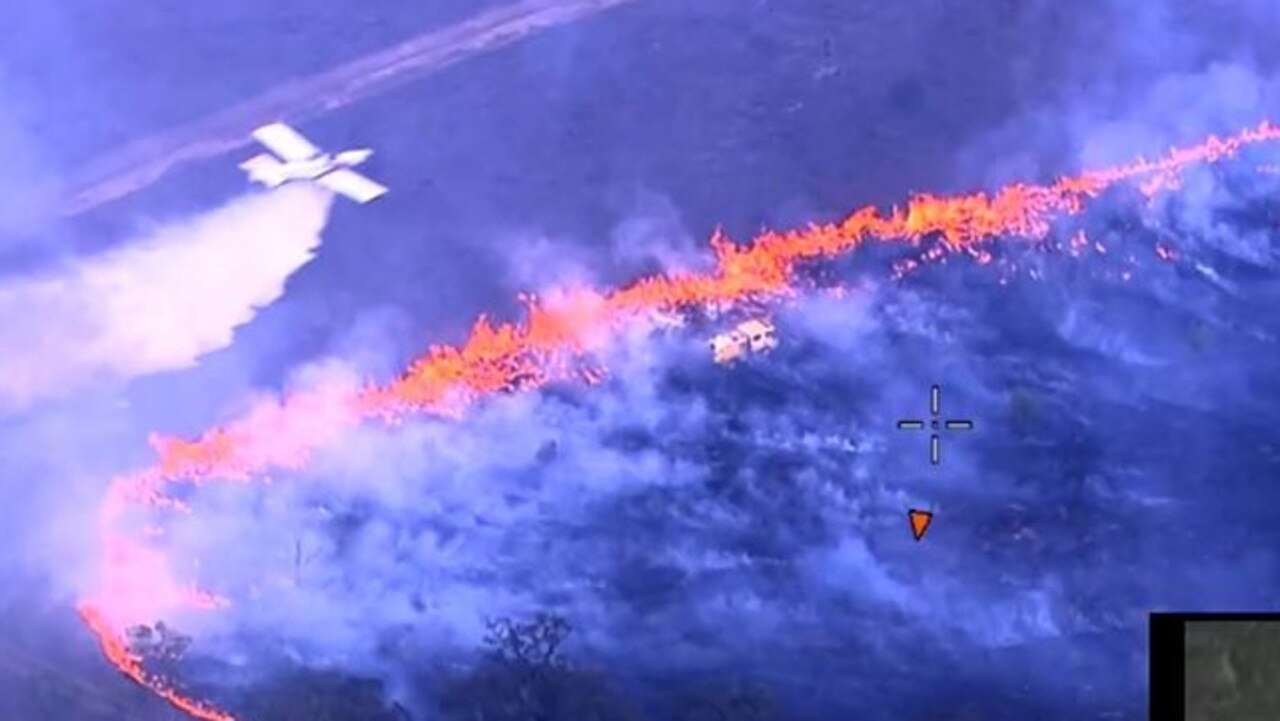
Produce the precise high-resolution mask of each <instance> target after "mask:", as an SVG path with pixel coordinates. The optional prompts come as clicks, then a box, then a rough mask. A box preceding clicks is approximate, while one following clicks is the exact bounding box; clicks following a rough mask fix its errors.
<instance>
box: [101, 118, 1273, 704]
mask: <svg viewBox="0 0 1280 721" xmlns="http://www.w3.org/2000/svg"><path fill="white" fill-rule="evenodd" d="M1274 141H1280V126H1277V125H1275V124H1273V123H1270V122H1264V123H1262V124H1260V125H1258V126H1257V127H1254V128H1251V129H1248V130H1244V131H1242V132H1240V133H1237V134H1235V135H1232V136H1229V137H1225V138H1219V137H1210V138H1208V139H1206V140H1205V141H1203V142H1201V143H1199V144H1197V145H1194V146H1190V147H1184V148H1175V149H1173V150H1171V151H1169V153H1168V154H1167V155H1166V156H1164V157H1163V158H1161V159H1158V160H1154V161H1148V160H1138V161H1136V162H1133V163H1130V164H1128V165H1122V166H1117V167H1113V168H1106V169H1101V170H1094V171H1087V172H1084V173H1082V174H1080V175H1076V176H1070V177H1063V178H1061V179H1059V180H1057V181H1056V182H1054V183H1052V184H1049V185H1026V184H1014V185H1010V186H1007V187H1005V188H1002V189H1001V190H999V191H998V192H996V193H995V194H993V195H988V194H986V193H974V194H970V195H964V196H957V197H938V196H934V195H927V194H926V195H917V196H914V197H912V198H911V199H910V200H909V201H908V202H907V204H906V206H905V208H893V209H891V210H890V211H889V212H888V213H887V214H884V213H881V212H880V211H879V210H877V209H876V208H873V207H864V208H860V209H858V210H856V211H854V212H853V213H851V214H850V215H848V216H847V217H846V218H844V219H843V220H841V221H839V222H835V223H828V224H824V225H812V226H810V227H808V228H805V229H803V230H793V231H788V232H783V233H777V232H765V233H763V234H761V235H759V236H758V237H756V238H755V239H754V240H753V241H751V242H750V243H748V244H744V245H739V244H735V243H733V242H732V241H731V240H730V239H728V238H727V237H725V236H724V235H723V234H720V233H717V234H715V235H714V236H713V237H712V238H711V242H710V245H711V251H712V253H713V254H714V259H715V265H714V268H713V269H711V270H710V271H708V272H704V273H692V272H691V273H683V274H667V275H654V276H650V277H646V278H642V279H640V280H638V281H636V282H634V283H632V284H631V285H628V286H625V287H623V288H619V289H616V290H612V291H603V292H602V291H595V290H590V289H570V290H566V291H563V292H558V293H554V294H551V295H549V296H548V297H546V298H542V299H539V298H534V297H527V298H525V299H524V300H525V305H526V308H527V311H526V315H525V318H524V319H523V320H522V321H519V322H508V323H497V322H494V321H492V320H490V319H489V318H486V317H481V318H480V319H478V320H477V321H476V323H475V324H474V326H473V327H472V330H471V332H470V334H469V335H468V337H467V339H466V340H465V341H464V342H463V343H462V344H460V345H458V346H449V345H437V346H433V347H431V348H430V349H429V350H428V351H427V352H426V353H425V354H424V355H422V356H421V357H420V358H419V359H418V360H417V361H415V362H414V363H413V364H412V365H410V367H409V368H408V369H407V370H406V371H405V372H404V373H403V374H402V375H401V376H400V377H399V378H398V379H397V380H395V381H393V382H391V383H389V384H386V385H382V386H376V385H366V386H364V387H360V386H358V385H355V384H353V385H351V386H348V387H322V388H319V389H315V390H310V391H307V392H305V393H301V394H298V395H295V396H292V397H288V398H285V399H283V400H282V401H280V402H278V403H272V404H267V405H262V406H259V407H258V408H256V409H255V410H254V411H252V412H250V413H249V414H247V415H246V416H244V417H242V418H240V419H238V420H235V421H233V422H231V423H229V424H228V425H225V426H223V427H219V428H214V429H212V430H210V431H208V432H206V433H205V434H203V435H202V436H200V437H199V438H196V439H194V440H183V439H178V438H167V437H161V436H153V437H152V440H151V444H152V447H153V448H154V450H155V452H156V460H155V462H154V463H153V465H152V466H150V467H149V468H146V469H144V470H142V471H140V472H138V473H136V474H134V475H130V476H125V477H121V478H117V479H115V480H114V481H113V482H112V483H111V485H110V487H109V490H108V492H107V494H106V497H105V499H104V501H103V504H102V507H101V509H100V514H99V521H100V523H101V533H102V563H103V567H102V569H101V580H100V585H99V591H98V592H97V593H95V594H94V595H92V596H90V597H88V598H85V599H83V601H82V602H81V605H80V614H81V617H82V618H83V619H84V621H85V623H86V625H87V626H88V627H89V629H90V630H91V631H92V632H93V633H94V634H95V635H96V636H97V637H98V639H99V643H100V645H101V647H102V651H103V653H104V655H105V656H106V658H107V660H108V661H110V662H111V663H112V664H113V665H114V666H116V668H118V669H119V670H120V671H121V673H123V674H124V675H125V676H127V677H129V678H130V679H132V680H133V681H135V682H137V683H139V684H141V685H143V686H145V687H147V688H149V689H151V690H152V691H153V692H155V693H156V694H157V695H159V696H160V697H162V698H164V699H165V700H166V701H168V702H169V703H171V704H172V705H174V706H175V707H177V708H179V709H182V710H183V711H185V712H187V713H189V714H190V715H192V716H194V717H196V718H199V719H203V720H205V721H229V720H230V719H231V716H229V715H228V714H226V713H225V712H223V711H221V710H218V709H216V708H213V707H212V706H209V705H207V704H205V703H202V702H199V701H197V700H194V699H192V698H189V697H187V696H184V695H183V694H182V693H180V692H179V691H177V690H176V689H175V688H174V687H173V686H172V685H170V684H169V683H168V682H167V681H165V680H164V679H162V678H159V677H157V676H155V675H154V674H151V673H148V672H147V671H146V669H144V668H143V664H142V661H141V659H140V658H139V657H138V656H137V655H135V654H134V653H133V652H132V651H131V650H130V649H129V646H128V644H127V642H126V641H125V636H124V629H126V628H128V627H129V626H131V625H133V624H138V623H149V622H152V621H154V620H155V619H156V618H157V617H159V616H162V615H163V614H165V613H166V612H172V611H173V610H175V609H178V608H202V609H210V610H211V609H216V608H219V607H222V606H225V605H227V604H228V603H230V601H228V600H227V599H223V598H220V597H218V596H215V595H213V594H210V593H207V592H203V591H200V590H198V589H197V588H195V587H194V585H192V582H191V581H186V582H183V581H180V580H179V579H178V578H176V574H175V572H174V569H173V567H172V565H171V564H170V563H169V559H167V558H166V557H165V556H164V555H163V554H162V553H161V552H160V551H158V550H155V549H154V548H153V545H152V536H154V535H155V534H154V533H139V534H134V533H132V532H130V531H126V530H125V526H126V523H125V521H126V520H127V519H126V516H127V515H128V514H129V513H130V512H131V511H132V510H135V509H142V510H152V511H155V510H159V511H162V512H168V513H171V514H177V515H181V514H185V513H188V512H190V509H189V508H188V507H187V506H186V505H185V503H184V502H183V501H182V500H180V499H178V498H176V497H173V496H172V495H171V493H170V492H171V491H172V490H174V489H176V488H177V487H179V486H195V485H200V484H203V483H210V482H240V483H245V482H251V481H253V480H255V479H256V478H258V477H259V474H263V473H265V472H269V471H272V470H290V469H299V468H301V467H303V466H304V465H305V464H306V462H307V460H308V457H309V455H310V454H311V453H312V452H314V451H315V450H317V449H319V448H323V447H326V446H328V445H330V444H335V443H339V442H341V440H342V437H343V435H344V433H345V432H346V431H348V430H349V429H351V428H353V427H355V426H357V425H359V424H361V423H364V422H366V421H370V420H377V421H381V422H384V423H391V424H395V423H398V422H400V421H402V420H403V419H405V418H407V417H409V416H412V415H414V414H431V415H439V416H446V417H452V416H456V415H457V414H459V413H461V412H463V411H464V410H465V409H466V408H467V407H468V406H470V405H472V404H474V403H476V402H478V401H480V400H483V399H485V398H487V397H490V396H492V395H494V394H496V393H499V392H511V391H518V390H523V389H530V388H537V387H539V386H542V385H544V384H546V383H548V382H550V381H553V380H580V381H586V382H593V381H595V380H598V379H599V377H600V373H601V370H600V368H599V367H598V366H596V365H594V364H593V363H592V362H591V357H592V354H593V353H592V352H593V351H594V350H598V349H600V348H602V347H603V345H604V344H605V343H606V342H607V341H609V340H610V338H612V337H614V336H615V335H616V334H617V332H618V331H619V330H621V329H622V328H624V327H636V326H641V327H644V326H645V325H646V324H651V323H652V320H653V318H654V317H655V315H659V314H665V313H671V312H679V311H682V310H689V309H723V308H729V307H733V306H735V305H737V304H740V303H743V302H746V301H760V300H769V299H778V298H781V297H785V296H789V295H793V294H795V293H796V292H797V290H798V286H799V281H798V279H797V273H796V270H797V268H798V266H799V265H800V264H802V263H804V262H806V261H815V260H823V259H833V258H838V257H841V256H844V255H846V254H848V253H851V252H853V251H855V250H857V249H858V248H859V247H860V246H862V245H863V244H864V243H902V244H907V245H909V246H918V245H920V244H921V242H922V241H923V240H924V239H925V238H927V237H938V238H940V239H941V241H942V242H941V243H940V244H939V245H938V246H936V247H934V248H931V249H930V250H929V251H927V252H924V253H921V254H920V255H919V256H918V257H917V258H916V259H915V260H911V261H908V262H906V263H905V264H901V265H899V266H898V268H897V270H898V271H899V272H900V273H901V272H909V271H910V270H912V269H914V268H915V267H918V266H919V265H921V264H925V263H929V262H932V261H936V260H939V259H941V258H944V257H945V256H947V255H949V254H955V253H963V254H965V255H967V256H969V257H972V258H974V259H975V260H977V261H978V262H979V263H985V262H987V261H988V260H990V257H991V256H990V253H989V252H988V251H987V250H986V249H984V245H986V244H988V243H990V242H991V241H993V240H995V239H996V238H999V237H1018V238H1027V239H1040V238H1043V237H1045V236H1046V235H1047V234H1048V232H1049V230H1050V224H1051V222H1052V221H1053V220H1055V219H1056V218H1060V217H1062V216H1066V215H1073V214H1077V213H1079V212H1081V211H1082V210H1083V209H1084V207H1085V205H1086V203H1087V202H1088V201H1089V200H1090V199H1091V198H1094V197H1096V196H1098V195H1099V194H1100V193H1102V192H1103V191H1105V190H1107V189H1108V188H1110V187H1113V186H1115V185H1117V184H1120V183H1136V184H1137V186H1138V188H1139V189H1140V190H1141V191H1142V192H1144V193H1145V194H1147V195H1149V196H1150V195H1154V194H1156V193H1160V192H1165V191H1169V190H1173V189H1176V188H1177V187H1178V184H1179V179H1180V173H1181V171H1182V170H1184V169H1186V168H1187V167H1189V166H1192V165H1199V164H1205V163H1213V162H1216V161H1219V160H1222V159H1224V158H1228V157H1231V156H1233V155H1235V154H1237V153H1238V152H1239V151H1240V150H1242V149H1243V148H1244V147H1246V146H1249V145H1254V144H1258V143H1264V142H1274ZM1089 242H1090V241H1089V240H1088V239H1086V238H1085V237H1084V236H1083V235H1078V236H1077V237H1076V239H1074V240H1073V241H1072V242H1071V247H1072V248H1073V249H1077V250H1079V249H1083V248H1085V247H1086V246H1088V245H1089ZM1097 250H1098V252H1103V250H1104V249H1103V248H1102V247H1101V245H1100V244H1098V245H1097ZM1158 252H1159V253H1160V254H1161V257H1162V258H1165V256H1166V253H1167V254H1168V255H1169V257H1172V256H1173V250H1172V249H1169V248H1165V247H1163V246H1162V247H1161V250H1159V251H1158Z"/></svg>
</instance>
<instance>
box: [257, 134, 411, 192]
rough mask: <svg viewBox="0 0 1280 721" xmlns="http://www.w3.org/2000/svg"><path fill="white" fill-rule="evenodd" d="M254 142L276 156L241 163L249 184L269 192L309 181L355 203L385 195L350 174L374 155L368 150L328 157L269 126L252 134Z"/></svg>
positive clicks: (382, 189) (377, 186)
mask: <svg viewBox="0 0 1280 721" xmlns="http://www.w3.org/2000/svg"><path fill="white" fill-rule="evenodd" d="M253 139H254V140H256V141H258V142H259V143H262V144H263V145H265V146H266V147H267V149H268V150H270V151H271V153H274V154H275V155H272V154H271V153H263V154H261V155H255V156H254V157H252V158H249V159H248V160H246V161H244V162H243V163H241V164H240V169H241V170H243V171H245V172H246V173H248V174H249V179H250V180H253V181H255V182H258V183H262V184H263V185H265V186H267V187H268V188H274V187H276V186H279V185H283V184H284V183H288V182H292V181H297V180H310V181H314V182H316V183H319V184H320V185H323V186H324V187H326V188H328V189H329V190H332V191H333V192H335V193H338V194H339V195H345V196H347V197H348V198H350V199H352V200H354V201H356V202H357V203H367V202H369V201H370V200H373V199H375V198H379V197H382V196H383V195H384V194H386V192H387V188H386V187H385V186H383V185H380V184H378V183H376V182H374V181H372V180H370V179H368V178H366V177H365V176H363V175H361V174H359V173H357V172H356V171H354V170H352V168H354V167H355V166H357V165H359V164H361V163H363V162H364V161H366V160H368V159H369V156H371V155H373V151H372V150H369V149H367V148H361V149H358V150H344V151H342V152H340V153H337V154H336V155H330V154H329V153H325V152H322V151H321V150H320V148H317V147H316V146H315V145H313V144H312V143H311V141H310V140H307V139H306V138H304V137H303V136H302V134H301V133H299V132H298V131H296V130H294V129H293V128H291V127H289V126H288V125H285V124H284V123H272V124H270V125H264V126H262V127H261V128H258V129H257V130H255V131H253ZM277 156H278V157H277Z"/></svg>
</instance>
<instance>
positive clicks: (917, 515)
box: [907, 508, 933, 541]
mask: <svg viewBox="0 0 1280 721" xmlns="http://www.w3.org/2000/svg"><path fill="white" fill-rule="evenodd" d="M907 521H908V522H909V523H910V524H911V535H912V536H914V537H915V539H916V540H917V541H919V540H920V539H922V538H924V534H925V532H926V531H928V530H929V524H930V523H933V513H932V512H931V511H921V510H918V509H915V508H912V509H911V510H909V511H907Z"/></svg>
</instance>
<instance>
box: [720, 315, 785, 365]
mask: <svg viewBox="0 0 1280 721" xmlns="http://www.w3.org/2000/svg"><path fill="white" fill-rule="evenodd" d="M777 347H778V339H777V336H775V335H774V327H773V324H772V323H770V322H769V321H767V320H759V319H757V320H748V321H745V322H743V323H739V324H738V325H737V326H735V327H734V328H732V329H730V330H728V331H726V332H724V333H721V334H720V335H717V336H716V337H714V338H712V339H711V357H712V359H713V360H715V362H716V363H721V364H723V363H729V362H732V361H735V360H738V359H739V358H741V357H743V356H745V355H747V354H748V353H764V352H766V351H769V350H772V349H774V348H777Z"/></svg>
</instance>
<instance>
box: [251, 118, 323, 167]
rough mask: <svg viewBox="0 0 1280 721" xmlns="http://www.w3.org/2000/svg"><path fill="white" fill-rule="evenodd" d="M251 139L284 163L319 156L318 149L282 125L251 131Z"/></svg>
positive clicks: (267, 126) (275, 124)
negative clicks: (265, 147)
mask: <svg viewBox="0 0 1280 721" xmlns="http://www.w3.org/2000/svg"><path fill="white" fill-rule="evenodd" d="M253 139H254V140H256V141H258V142H259V143H262V144H263V145H265V146H267V148H269V149H270V150H271V152H273V153H275V154H276V155H279V156H280V158H281V159H282V160H285V161H291V160H308V159H310V158H314V157H315V156H317V155H319V154H320V149H319V148H317V147H316V146H315V145H313V144H312V143H311V141H310V140H307V139H306V138H304V137H302V133H299V132H298V131H296V130H294V129H293V128H291V127H289V126H288V125H285V124H284V123H272V124H270V125H264V126H262V127H261V128H258V129H257V130H255V131H253Z"/></svg>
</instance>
